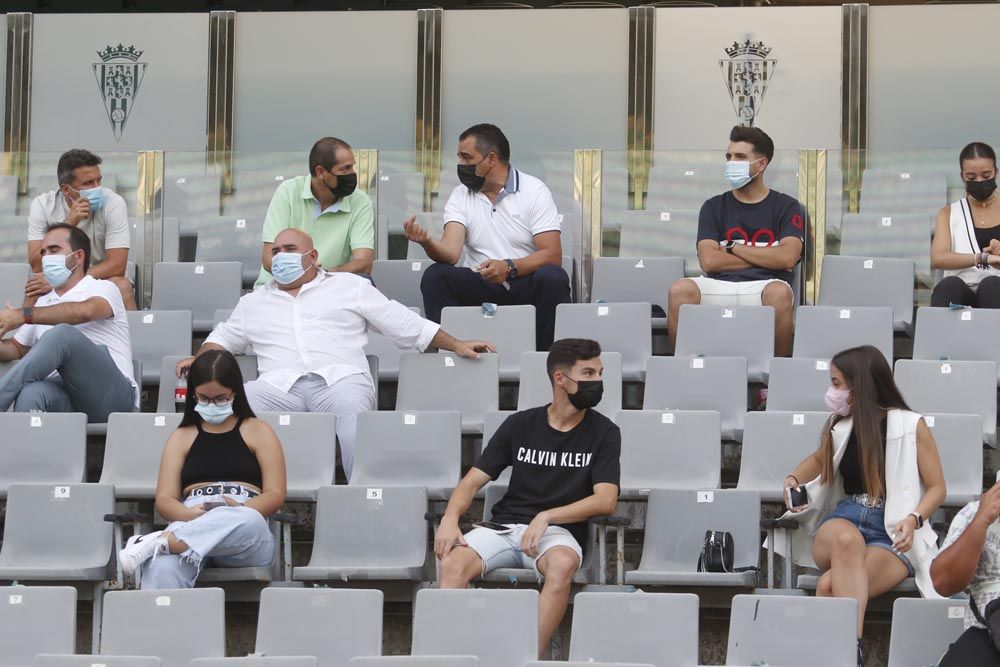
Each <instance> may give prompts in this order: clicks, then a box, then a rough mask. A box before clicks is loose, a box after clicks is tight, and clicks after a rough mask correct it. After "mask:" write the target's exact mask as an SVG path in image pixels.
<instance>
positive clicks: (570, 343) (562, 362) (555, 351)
mask: <svg viewBox="0 0 1000 667" xmlns="http://www.w3.org/2000/svg"><path fill="white" fill-rule="evenodd" d="M599 356H601V344H600V343H598V342H597V341H596V340H590V339H588V338H563V339H561V340H557V341H556V342H554V343H552V347H550V348H549V356H548V357H547V358H546V359H545V372H546V373H548V374H549V382H554V381H555V374H556V371H565V370H568V369H570V368H572V367H573V364H575V363H576V362H578V361H586V360H588V359H596V358H597V357H599Z"/></svg>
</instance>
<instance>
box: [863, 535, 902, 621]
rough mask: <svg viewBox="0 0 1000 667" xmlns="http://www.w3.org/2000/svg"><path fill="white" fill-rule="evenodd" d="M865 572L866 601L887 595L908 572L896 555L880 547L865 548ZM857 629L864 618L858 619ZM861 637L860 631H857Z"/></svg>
mask: <svg viewBox="0 0 1000 667" xmlns="http://www.w3.org/2000/svg"><path fill="white" fill-rule="evenodd" d="M865 572H866V573H867V575H868V599H869V600H874V599H875V598H877V597H878V596H880V595H882V594H883V593H887V592H889V591H891V590H892V589H893V588H895V587H896V586H897V585H899V582H901V581H903V580H904V579H906V577H907V576H908V575H909V572H908V571H907V569H906V565H904V564H903V561H901V560H899V557H898V556H896V554H894V553H892V552H891V551H889V550H888V549H883V548H882V547H867V548H866V549H865ZM858 623H859V625H858V627H859V628H860V627H861V625H860V624H862V623H864V617H863V616H862V617H859V618H858ZM858 636H859V637H860V636H861V630H860V629H859V630H858Z"/></svg>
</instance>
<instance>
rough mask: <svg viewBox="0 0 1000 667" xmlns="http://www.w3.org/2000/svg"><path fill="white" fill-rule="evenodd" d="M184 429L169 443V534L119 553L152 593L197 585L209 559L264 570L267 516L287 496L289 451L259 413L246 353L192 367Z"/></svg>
mask: <svg viewBox="0 0 1000 667" xmlns="http://www.w3.org/2000/svg"><path fill="white" fill-rule="evenodd" d="M187 386H188V389H187V400H186V403H185V404H184V417H183V419H182V420H181V424H180V426H179V427H178V428H177V430H176V431H174V432H173V434H171V436H170V438H169V439H168V440H167V444H166V445H165V446H164V448H163V456H162V458H161V459H160V474H159V477H158V479H157V482H156V509H157V511H158V512H159V513H160V514H161V515H162V516H163V518H165V519H166V520H167V521H169V522H170V525H168V526H167V527H166V529H165V530H160V531H156V532H154V533H149V534H147V535H135V536H133V537H131V538H129V540H128V542H127V543H126V545H125V548H124V549H122V550H121V552H119V554H118V562H119V564H120V565H121V569H122V571H123V572H124V573H125V575H126V576H133V575H135V573H136V572H137V571H138V572H139V574H140V575H141V577H137V582H136V583H138V584H141V587H142V588H144V589H163V588H191V587H193V586H194V583H195V580H196V579H197V578H198V574H199V573H200V572H201V570H202V568H203V567H204V566H205V560H206V559H209V560H210V562H211V564H212V565H213V566H216V567H263V566H266V565H269V564H270V563H271V562H272V560H273V559H274V553H275V543H274V538H273V537H272V535H271V530H270V529H269V527H268V525H267V519H266V518H265V517H268V516H270V515H271V514H274V513H275V512H277V511H278V510H279V509H280V508H281V506H282V504H283V503H284V502H285V456H284V453H283V452H282V449H281V443H280V442H279V441H278V438H277V436H276V435H275V434H274V431H272V430H271V427H270V426H268V425H267V424H266V423H264V422H262V421H261V420H259V419H257V418H256V417H255V416H254V413H253V411H252V410H251V409H250V404H249V403H248V402H247V397H246V393H245V392H244V390H243V375H242V374H241V373H240V367H239V364H238V363H237V362H236V358H235V357H234V356H233V355H232V354H230V353H229V352H226V351H224V350H211V351H209V352H205V353H204V354H202V355H200V356H199V357H198V358H197V359H195V361H194V363H193V364H192V365H191V368H190V369H189V370H188V373H187Z"/></svg>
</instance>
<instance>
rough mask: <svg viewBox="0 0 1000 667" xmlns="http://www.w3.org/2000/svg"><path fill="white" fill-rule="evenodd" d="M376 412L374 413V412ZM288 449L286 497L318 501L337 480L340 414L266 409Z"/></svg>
mask: <svg viewBox="0 0 1000 667" xmlns="http://www.w3.org/2000/svg"><path fill="white" fill-rule="evenodd" d="M372 414H374V413H372ZM257 417H259V418H260V419H262V420H264V421H265V422H267V424H268V425H269V426H270V427H271V428H272V429H274V433H275V435H277V436H278V440H279V441H281V447H282V449H283V450H284V452H285V475H286V477H287V492H286V495H285V498H286V500H289V501H292V502H315V501H316V493H317V491H319V489H320V487H323V486H328V485H330V484H333V481H334V477H335V473H336V466H337V418H336V417H335V416H334V415H333V414H332V413H328V412H262V413H259V414H258V415H257Z"/></svg>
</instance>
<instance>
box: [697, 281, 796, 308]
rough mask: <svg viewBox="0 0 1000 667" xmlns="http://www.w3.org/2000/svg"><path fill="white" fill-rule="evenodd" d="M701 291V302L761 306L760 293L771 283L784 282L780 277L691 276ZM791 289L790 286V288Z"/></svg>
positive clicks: (718, 304) (717, 304) (719, 304)
mask: <svg viewBox="0 0 1000 667" xmlns="http://www.w3.org/2000/svg"><path fill="white" fill-rule="evenodd" d="M691 280H693V281H694V282H695V284H696V285H697V286H698V289H699V290H700V291H701V302H702V303H704V304H711V305H715V306H759V305H761V302H760V295H761V294H763V293H764V288H765V287H767V286H768V285H770V284H771V283H783V284H785V285H788V283H786V282H785V281H784V280H781V279H780V278H772V279H770V280H747V281H744V282H736V281H733V280H717V279H715V278H709V277H708V276H698V277H696V278H691ZM789 289H790V288H789Z"/></svg>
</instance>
